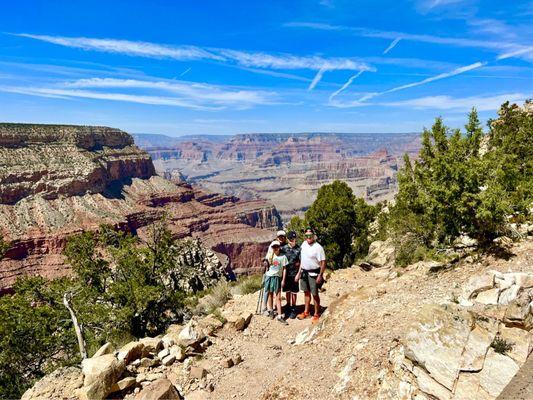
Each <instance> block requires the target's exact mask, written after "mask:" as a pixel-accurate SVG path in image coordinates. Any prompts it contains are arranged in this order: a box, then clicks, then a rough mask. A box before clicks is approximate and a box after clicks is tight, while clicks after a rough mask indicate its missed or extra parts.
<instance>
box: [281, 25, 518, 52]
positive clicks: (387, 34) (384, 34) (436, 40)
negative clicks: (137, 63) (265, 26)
mask: <svg viewBox="0 0 533 400" xmlns="http://www.w3.org/2000/svg"><path fill="white" fill-rule="evenodd" d="M284 26H286V27H293V28H306V29H317V30H328V31H340V32H347V33H351V34H353V35H357V36H362V37H370V38H381V39H390V40H395V39H397V38H400V37H401V39H402V40H407V41H413V42H422V43H433V44H443V45H451V46H458V47H474V48H480V49H491V50H506V49H513V50H514V49H516V48H517V46H518V45H516V44H515V43H505V42H501V41H487V40H476V39H469V38H454V37H443V36H434V35H425V34H413V33H407V32H398V31H383V30H378V29H369V28H364V27H356V26H345V25H330V24H324V23H317V22H289V23H286V24H285V25H284Z"/></svg>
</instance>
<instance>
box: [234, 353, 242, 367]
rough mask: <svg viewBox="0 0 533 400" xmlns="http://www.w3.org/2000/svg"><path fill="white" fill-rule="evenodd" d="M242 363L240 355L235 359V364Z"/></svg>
mask: <svg viewBox="0 0 533 400" xmlns="http://www.w3.org/2000/svg"><path fill="white" fill-rule="evenodd" d="M240 363H242V357H241V355H240V354H237V355H236V356H235V357H233V364H235V365H239V364H240Z"/></svg>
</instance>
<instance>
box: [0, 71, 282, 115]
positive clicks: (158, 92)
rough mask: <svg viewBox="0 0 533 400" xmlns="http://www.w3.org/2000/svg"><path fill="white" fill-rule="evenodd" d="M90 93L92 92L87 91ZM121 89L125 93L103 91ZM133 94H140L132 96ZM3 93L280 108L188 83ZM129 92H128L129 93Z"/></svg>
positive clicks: (262, 96)
mask: <svg viewBox="0 0 533 400" xmlns="http://www.w3.org/2000/svg"><path fill="white" fill-rule="evenodd" d="M87 89H91V90H87ZM103 89H122V91H124V93H116V92H110V91H109V90H108V91H104V90H103ZM132 90H136V91H137V92H138V91H141V93H129V92H131V91H132ZM0 91H3V92H10V93H18V94H25V95H30V96H39V97H58V98H63V99H68V98H76V97H78V98H86V99H97V100H113V101H123V102H129V103H140V104H152V105H164V106H176V107H183V108H189V109H195V110H220V109H224V108H237V109H246V108H250V107H252V106H255V105H270V104H277V103H276V102H275V98H276V94H275V93H273V92H267V91H262V90H245V89H236V88H233V87H221V86H215V85H207V84H201V83H191V82H186V81H169V80H164V81H163V80H162V81H148V80H137V79H116V78H90V79H79V80H77V81H73V82H66V83H63V84H61V85H57V84H56V85H54V86H51V87H50V86H49V87H41V86H36V85H33V86H1V87H0ZM126 91H129V92H126Z"/></svg>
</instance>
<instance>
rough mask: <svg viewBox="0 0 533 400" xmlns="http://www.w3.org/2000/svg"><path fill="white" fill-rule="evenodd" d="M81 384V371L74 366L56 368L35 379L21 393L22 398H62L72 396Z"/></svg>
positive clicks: (52, 399) (28, 399) (58, 399)
mask: <svg viewBox="0 0 533 400" xmlns="http://www.w3.org/2000/svg"><path fill="white" fill-rule="evenodd" d="M82 385H83V373H82V372H81V369H79V368H76V367H63V368H58V369H56V370H55V371H54V372H52V373H51V374H48V375H46V376H45V377H43V378H42V379H41V380H39V381H37V382H36V383H35V384H34V385H33V386H32V387H31V388H30V389H28V390H26V392H25V393H24V394H23V395H22V398H21V399H22V400H38V399H51V400H60V399H61V400H63V399H67V398H70V397H72V394H73V393H74V391H75V390H77V389H79V388H81V387H82Z"/></svg>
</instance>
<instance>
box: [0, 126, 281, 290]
mask: <svg viewBox="0 0 533 400" xmlns="http://www.w3.org/2000/svg"><path fill="white" fill-rule="evenodd" d="M0 166H1V168H0V233H1V234H2V236H3V237H4V238H5V239H6V240H7V241H9V243H10V249H9V250H8V252H7V253H6V255H5V257H4V259H3V260H1V261H0V288H2V287H6V286H9V285H10V284H12V283H13V282H14V280H15V279H16V278H17V277H18V276H20V275H23V274H39V275H43V276H46V277H56V276H60V275H63V274H66V273H68V271H69V267H68V266H67V265H65V263H64V258H63V256H62V255H61V252H62V249H63V248H64V246H65V243H66V241H67V239H68V237H69V236H71V235H73V234H75V233H78V232H81V231H83V230H95V229H98V227H99V226H100V225H101V224H110V225H113V226H116V227H118V228H120V229H124V230H128V231H131V232H134V233H137V234H138V235H139V236H140V237H141V238H142V237H143V235H145V234H146V233H145V231H146V229H147V226H148V225H150V224H151V223H153V222H154V221H156V220H158V219H160V218H162V217H163V216H165V217H166V219H167V221H168V223H169V225H170V226H169V228H170V229H171V230H172V231H173V232H174V234H175V236H176V238H185V237H198V238H200V239H202V241H203V242H204V243H205V244H206V245H207V246H209V247H211V248H216V249H223V251H222V252H221V254H220V258H221V259H223V260H225V261H226V263H227V264H228V265H229V266H233V267H236V268H237V269H239V270H242V271H246V269H247V268H249V267H251V266H252V265H253V264H254V259H253V258H251V259H250V258H249V255H247V256H246V257H240V253H239V254H235V252H234V251H233V250H232V248H233V246H243V243H250V244H251V245H252V246H253V247H260V248H261V249H264V248H265V247H266V244H267V243H268V242H269V240H270V239H271V236H272V233H271V232H270V231H269V230H267V229H268V228H277V227H278V225H279V223H280V219H279V215H278V214H277V211H276V209H275V208H274V207H273V206H271V205H269V204H267V203H265V202H262V201H252V202H245V201H241V200H239V199H238V198H236V197H232V196H220V195H216V194H212V193H206V192H202V191H199V190H196V189H194V188H193V187H191V186H188V185H185V184H176V183H173V182H170V181H168V180H165V179H163V178H162V177H159V176H157V175H156V174H155V169H154V165H153V164H152V160H151V158H150V156H149V155H148V154H147V153H146V152H145V151H142V150H140V149H139V148H138V147H137V146H135V145H134V142H133V139H132V137H131V136H130V135H128V134H127V133H126V132H123V131H120V130H118V129H113V128H107V127H87V126H66V125H28V124H0ZM221 244H224V246H223V247H222V248H221V247H220V245H221ZM224 251H225V252H224ZM228 255H231V256H230V257H228Z"/></svg>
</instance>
